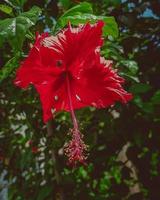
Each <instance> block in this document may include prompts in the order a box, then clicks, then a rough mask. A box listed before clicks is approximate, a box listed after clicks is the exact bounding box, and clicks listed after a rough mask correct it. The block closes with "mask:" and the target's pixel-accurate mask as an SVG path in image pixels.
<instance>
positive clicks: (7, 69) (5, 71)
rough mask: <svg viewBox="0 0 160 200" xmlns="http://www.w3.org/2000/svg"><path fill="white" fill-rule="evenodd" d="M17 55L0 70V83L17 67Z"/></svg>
mask: <svg viewBox="0 0 160 200" xmlns="http://www.w3.org/2000/svg"><path fill="white" fill-rule="evenodd" d="M18 60H19V55H16V56H15V57H13V58H11V59H10V60H9V61H8V62H7V63H6V64H5V66H4V67H3V68H2V69H1V70H0V83H1V82H2V81H3V80H4V79H5V78H7V77H8V76H9V75H10V73H11V72H12V71H13V70H14V69H15V68H17V66H18Z"/></svg>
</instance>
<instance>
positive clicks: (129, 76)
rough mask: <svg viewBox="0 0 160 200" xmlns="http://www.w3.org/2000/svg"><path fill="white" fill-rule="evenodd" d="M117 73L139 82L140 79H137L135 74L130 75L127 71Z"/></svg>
mask: <svg viewBox="0 0 160 200" xmlns="http://www.w3.org/2000/svg"><path fill="white" fill-rule="evenodd" d="M119 74H120V75H121V76H123V77H125V78H127V79H129V80H131V81H134V82H136V83H139V82H140V81H139V78H138V77H136V76H132V75H129V74H128V73H124V72H120V73H119Z"/></svg>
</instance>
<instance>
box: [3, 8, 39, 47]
mask: <svg viewBox="0 0 160 200" xmlns="http://www.w3.org/2000/svg"><path fill="white" fill-rule="evenodd" d="M40 13H41V9H40V8H39V7H37V6H34V7H33V8H31V10H29V11H28V12H24V13H22V14H21V15H19V16H17V17H15V18H8V19H4V20H0V43H3V42H4V39H6V40H7V42H9V43H10V44H11V46H12V48H13V49H14V50H20V49H21V48H22V45H23V41H24V39H25V34H26V32H27V30H29V28H30V27H31V26H33V25H35V23H36V21H37V20H38V16H39V14H40Z"/></svg>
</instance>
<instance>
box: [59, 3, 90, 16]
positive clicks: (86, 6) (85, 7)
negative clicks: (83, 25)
mask: <svg viewBox="0 0 160 200" xmlns="http://www.w3.org/2000/svg"><path fill="white" fill-rule="evenodd" d="M81 13H93V9H92V5H91V4H90V3H87V2H82V3H79V4H78V5H76V6H74V7H72V8H71V9H69V10H67V11H66V12H65V13H64V14H63V15H62V16H61V17H60V18H59V19H60V20H61V18H63V17H67V16H73V15H76V14H81Z"/></svg>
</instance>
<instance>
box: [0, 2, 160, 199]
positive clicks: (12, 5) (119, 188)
mask: <svg viewBox="0 0 160 200" xmlns="http://www.w3.org/2000/svg"><path fill="white" fill-rule="evenodd" d="M0 16H1V18H0V199H2V200H52V199H55V200H58V199H62V197H60V195H59V194H61V193H63V194H64V197H63V199H70V200H72V199H73V200H82V199H84V200H159V199H160V192H159V185H160V173H159V172H160V132H159V131H160V78H159V77H160V59H159V58H160V35H159V33H160V23H159V19H160V1H159V0H153V1H147V0H130V1H128V0H122V1H120V0H112V1H111V0H100V1H99V0H93V1H91V0H90V1H87V2H83V1H79V0H59V1H54V0H52V1H50V0H45V1H42V0H35V1H31V0H10V1H9V0H4V1H1V2H0ZM114 17H115V18H114ZM98 19H103V20H104V21H105V22H106V26H105V28H104V31H103V32H104V38H105V44H104V47H103V49H102V55H103V56H105V57H106V58H107V59H112V60H114V63H115V64H114V67H115V68H117V69H118V71H119V74H121V76H123V77H124V78H125V79H126V84H125V87H126V89H127V90H128V91H130V92H132V93H133V95H134V99H133V100H132V101H131V102H130V103H129V104H128V105H127V106H126V105H121V104H116V105H115V106H114V107H111V108H108V109H100V110H97V109H94V108H85V109H81V110H79V111H77V113H76V114H77V117H78V120H79V122H80V125H81V129H82V132H83V133H84V135H85V142H86V143H87V144H89V146H90V155H89V158H88V165H87V166H78V167H77V168H76V169H71V168H70V167H68V166H67V165H66V158H65V156H64V154H63V145H64V143H65V141H66V140H67V134H66V133H67V130H68V129H69V128H70V127H72V124H71V121H70V116H69V114H68V113H59V114H57V116H56V118H55V119H54V120H53V122H52V124H53V126H54V136H52V137H48V136H47V128H46V125H45V124H43V122H42V117H41V115H42V111H41V106H40V102H39V97H38V95H37V94H36V92H35V90H34V88H32V87H30V88H29V89H28V90H20V89H19V88H16V87H15V86H14V85H13V79H14V77H15V71H16V68H17V67H18V66H19V62H20V61H21V60H22V59H23V58H24V57H25V56H26V55H27V54H28V51H29V48H30V44H31V43H33V41H34V38H35V32H36V31H39V32H44V31H49V32H51V33H52V34H55V33H56V32H57V31H58V30H59V29H61V28H62V27H64V26H65V25H66V23H67V21H68V20H70V21H71V23H72V24H73V25H77V24H79V23H85V22H86V21H90V22H91V23H94V22H95V21H96V20H98ZM118 29H119V33H118ZM86 42H87V41H86ZM53 149H54V153H55V155H56V159H57V161H56V163H55V162H54V159H53ZM55 172H57V173H58V174H59V176H60V179H59V180H58V181H57V176H55Z"/></svg>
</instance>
